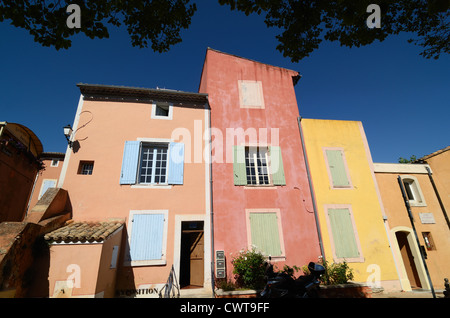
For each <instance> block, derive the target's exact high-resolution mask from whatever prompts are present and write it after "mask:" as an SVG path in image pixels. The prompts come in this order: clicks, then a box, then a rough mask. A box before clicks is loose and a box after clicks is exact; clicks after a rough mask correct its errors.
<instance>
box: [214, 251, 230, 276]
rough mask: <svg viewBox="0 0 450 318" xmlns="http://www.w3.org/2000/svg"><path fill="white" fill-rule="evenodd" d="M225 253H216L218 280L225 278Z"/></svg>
mask: <svg viewBox="0 0 450 318" xmlns="http://www.w3.org/2000/svg"><path fill="white" fill-rule="evenodd" d="M226 276H227V275H226V270H225V251H216V278H225V277H226Z"/></svg>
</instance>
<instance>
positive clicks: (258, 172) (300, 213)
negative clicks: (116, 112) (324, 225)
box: [199, 49, 321, 279]
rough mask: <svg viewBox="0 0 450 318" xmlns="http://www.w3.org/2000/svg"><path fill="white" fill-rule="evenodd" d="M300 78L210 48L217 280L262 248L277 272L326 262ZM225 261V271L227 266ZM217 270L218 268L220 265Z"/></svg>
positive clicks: (205, 77) (207, 69)
mask: <svg viewBox="0 0 450 318" xmlns="http://www.w3.org/2000/svg"><path fill="white" fill-rule="evenodd" d="M298 79H299V74H298V72H295V71H292V70H288V69H284V68H280V67H275V66H271V65H267V64H263V63H259V62H255V61H252V60H249V59H245V58H241V57H237V56H234V55H230V54H226V53H222V52H219V51H216V50H213V49H208V50H207V53H206V58H205V62H204V67H203V72H202V77H201V83H200V89H199V92H200V93H207V94H208V97H209V103H210V107H211V127H212V130H211V137H212V175H213V214H214V250H215V255H214V256H215V257H216V259H215V261H216V276H217V277H225V276H226V277H227V278H230V279H232V277H233V274H232V265H231V260H232V257H233V254H235V253H237V252H239V251H240V250H243V249H244V250H245V249H252V248H256V249H257V250H259V251H261V252H262V253H263V254H265V255H267V256H268V255H270V256H271V257H272V260H274V261H275V262H276V265H277V266H278V267H279V268H283V265H284V264H288V265H290V266H292V265H297V266H303V265H305V264H308V263H309V262H310V261H317V260H318V258H319V257H320V256H321V248H320V244H319V236H318V232H317V227H316V220H315V213H314V209H313V203H312V199H311V192H310V188H309V183H308V176H307V171H306V168H305V160H304V156H303V148H302V141H301V137H300V132H299V126H298V118H299V111H298V106H297V101H296V97H295V91H294V85H295V83H296V82H297V80H298ZM223 257H225V260H226V262H225V263H226V267H225V268H223V267H221V265H222V263H221V261H222V259H223ZM217 265H219V266H217Z"/></svg>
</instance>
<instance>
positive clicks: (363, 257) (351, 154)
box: [299, 119, 401, 291]
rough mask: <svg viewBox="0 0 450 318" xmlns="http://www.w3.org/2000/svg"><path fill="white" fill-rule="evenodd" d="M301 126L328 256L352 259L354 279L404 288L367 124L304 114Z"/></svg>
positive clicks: (335, 259) (333, 259)
mask: <svg viewBox="0 0 450 318" xmlns="http://www.w3.org/2000/svg"><path fill="white" fill-rule="evenodd" d="M299 128H300V132H301V133H302V136H303V142H304V144H305V149H306V154H307V159H308V166H309V172H310V177H311V180H312V185H313V191H314V194H315V202H316V210H317V211H316V212H317V215H318V219H319V224H320V232H321V237H322V246H323V251H324V254H325V255H324V257H325V259H326V261H327V262H328V263H339V262H343V261H345V262H347V263H348V265H349V266H350V268H352V270H353V274H354V279H353V280H354V281H355V282H359V283H366V284H368V285H370V286H372V287H381V288H383V289H384V290H385V291H395V290H401V285H400V280H399V275H398V271H397V266H396V264H395V261H394V256H393V253H392V251H391V249H390V245H391V243H390V241H389V240H390V239H389V235H388V233H389V228H388V224H387V223H386V222H385V220H386V218H385V214H384V208H383V204H382V201H381V197H380V193H379V191H378V186H377V182H376V179H375V175H374V170H373V163H372V157H371V154H370V150H369V146H368V143H367V139H366V136H365V133H364V129H363V126H362V123H361V122H359V121H341V120H318V119H301V120H300V121H299Z"/></svg>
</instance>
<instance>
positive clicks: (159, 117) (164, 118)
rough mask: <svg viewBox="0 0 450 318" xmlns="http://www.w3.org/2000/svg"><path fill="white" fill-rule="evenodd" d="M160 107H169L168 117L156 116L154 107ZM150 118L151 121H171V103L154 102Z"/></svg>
mask: <svg viewBox="0 0 450 318" xmlns="http://www.w3.org/2000/svg"><path fill="white" fill-rule="evenodd" d="M158 105H161V106H164V107H169V115H168V116H160V115H156V106H158ZM151 118H152V119H163V120H172V119H173V103H162V102H161V103H160V102H155V103H152V114H151Z"/></svg>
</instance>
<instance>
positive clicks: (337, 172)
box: [325, 149, 350, 187]
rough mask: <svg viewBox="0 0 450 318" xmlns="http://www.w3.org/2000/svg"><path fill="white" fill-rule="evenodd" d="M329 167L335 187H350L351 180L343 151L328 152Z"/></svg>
mask: <svg viewBox="0 0 450 318" xmlns="http://www.w3.org/2000/svg"><path fill="white" fill-rule="evenodd" d="M325 152H326V155H327V160H328V167H329V168H330V174H331V179H332V182H333V186H334V187H348V186H350V180H349V179H348V176H347V170H346V169H345V163H344V157H343V153H342V151H341V150H329V149H327V150H326V151H325Z"/></svg>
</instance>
